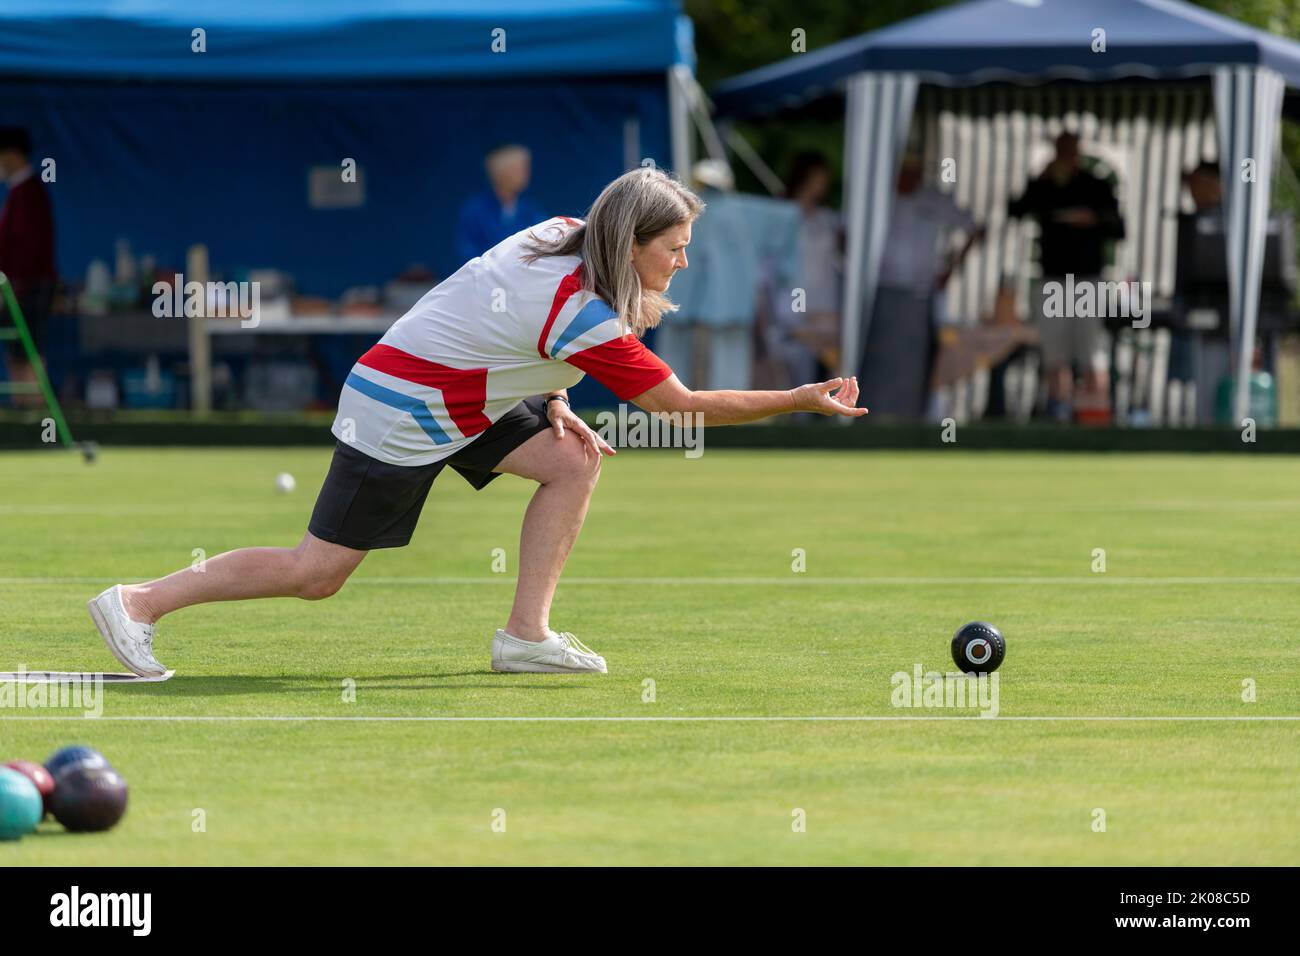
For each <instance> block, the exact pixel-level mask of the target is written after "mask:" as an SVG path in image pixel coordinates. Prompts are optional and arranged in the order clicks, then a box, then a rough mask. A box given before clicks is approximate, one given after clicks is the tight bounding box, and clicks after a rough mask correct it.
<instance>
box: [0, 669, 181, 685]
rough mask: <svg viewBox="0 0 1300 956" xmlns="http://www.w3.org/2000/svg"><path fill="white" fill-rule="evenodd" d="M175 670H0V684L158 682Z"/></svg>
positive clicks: (167, 678) (168, 678)
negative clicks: (150, 673)
mask: <svg viewBox="0 0 1300 956" xmlns="http://www.w3.org/2000/svg"><path fill="white" fill-rule="evenodd" d="M175 673H176V672H175V671H168V672H167V673H165V674H163V675H162V676H161V677H137V676H136V675H135V674H105V673H101V672H92V673H82V672H78V671H0V684H84V683H90V682H94V681H103V682H104V683H105V684H160V683H162V682H163V681H165V680H170V679H171V676H172V675H173V674H175Z"/></svg>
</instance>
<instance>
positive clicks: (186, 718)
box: [0, 714, 1300, 723]
mask: <svg viewBox="0 0 1300 956" xmlns="http://www.w3.org/2000/svg"><path fill="white" fill-rule="evenodd" d="M6 720H95V721H134V722H139V723H154V722H157V723H168V722H175V723H203V722H211V723H294V722H301V723H317V722H319V723H814V722H815V723H895V722H904V721H909V722H910V721H941V720H942V721H954V720H976V721H983V722H985V723H989V722H992V721H996V720H1002V721H1051V722H1059V723H1095V722H1143V721H1145V722H1151V721H1159V722H1167V723H1185V722H1202V723H1206V722H1223V723H1237V722H1246V721H1300V716H1288V715H1283V716H1260V717H1227V716H1208V717H1196V716H1150V717H1127V716H1116V717H1078V716H1068V715H1066V716H1052V715H1045V716H1024V717H1015V716H1012V717H1000V716H999V717H981V716H979V715H978V714H973V715H969V716H967V715H961V716H954V717H936V716H916V717H902V716H871V715H852V714H849V715H843V716H806V717H747V716H720V717H422V716H408V717H328V716H316V717H313V716H305V715H300V716H295V715H279V716H249V715H222V716H211V715H197V716H196V715H184V714H161V715H153V716H118V717H103V716H101V717H84V716H72V715H50V716H43V715H36V714H32V715H15V716H12V717H10V716H4V717H0V723H3V722H4V721H6Z"/></svg>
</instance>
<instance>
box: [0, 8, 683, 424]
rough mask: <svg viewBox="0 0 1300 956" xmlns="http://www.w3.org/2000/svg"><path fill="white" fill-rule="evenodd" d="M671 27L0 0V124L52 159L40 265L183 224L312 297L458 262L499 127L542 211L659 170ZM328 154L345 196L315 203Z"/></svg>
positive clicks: (476, 11)
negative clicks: (347, 172)
mask: <svg viewBox="0 0 1300 956" xmlns="http://www.w3.org/2000/svg"><path fill="white" fill-rule="evenodd" d="M691 43H692V38H691V24H690V21H689V20H688V19H687V18H686V17H685V16H683V15H682V14H681V12H680V0H550V2H547V3H534V2H528V0H368V2H360V0H283V2H275V3H267V2H264V0H227V2H223V3H220V4H216V3H212V4H201V5H195V4H182V3H176V2H174V0H130V2H122V0H7V2H6V3H4V4H3V5H0V126H6V125H19V126H25V127H27V128H28V129H30V130H31V133H32V137H33V140H34V142H35V144H36V152H37V156H36V157H35V159H36V160H37V161H38V163H40V162H42V161H44V159H46V158H49V159H52V160H54V167H53V169H54V172H55V179H54V181H53V182H52V183H50V184H49V189H50V192H51V195H52V200H53V203H54V207H55V216H56V235H57V257H58V263H59V267H60V272H61V273H62V274H63V275H65V276H69V277H72V276H80V275H82V274H84V271H85V269H86V267H87V265H88V264H89V263H90V262H91V260H93V259H95V258H100V259H109V258H110V256H111V253H112V249H113V242H114V240H115V239H117V238H118V237H125V238H127V239H128V240H130V241H131V243H132V245H133V247H134V249H135V250H136V251H137V252H150V253H152V254H154V255H155V256H156V257H157V260H158V261H159V263H161V264H168V265H171V264H175V265H177V266H180V265H183V264H184V262H185V250H186V249H187V248H188V247H189V246H190V245H191V244H194V243H203V244H205V245H206V246H207V247H208V249H209V251H210V260H211V262H212V263H213V265H214V266H217V267H222V268H224V269H225V270H227V271H228V272H229V271H234V270H239V269H242V268H260V267H273V268H276V269H280V270H282V271H284V272H287V273H289V274H291V275H292V276H293V277H294V279H295V281H296V284H297V287H298V289H299V290H300V291H301V292H304V293H308V294H313V295H321V296H329V297H333V296H337V295H338V294H339V293H340V292H342V291H343V289H344V288H345V287H349V286H357V285H379V284H382V283H383V282H384V281H386V280H387V279H389V278H391V277H392V276H394V275H395V274H396V273H397V272H399V271H400V270H401V269H403V268H404V267H406V266H408V265H410V264H412V263H422V264H425V265H427V266H430V267H432V268H433V270H434V271H435V272H436V273H438V274H440V275H446V274H449V273H450V272H451V271H453V270H454V269H456V268H457V267H459V265H460V262H458V261H457V260H456V256H455V252H454V243H453V234H454V227H455V222H456V217H457V212H458V209H459V206H460V204H461V202H462V201H463V200H464V199H465V197H466V196H467V195H468V194H470V193H471V192H474V191H478V190H480V189H485V188H486V186H487V183H486V179H485V177H484V172H483V157H484V155H485V154H486V153H487V152H488V151H489V150H490V149H491V148H492V147H493V146H496V145H499V144H501V143H503V142H518V143H522V144H524V145H526V146H528V147H530V149H531V150H532V153H533V180H532V185H531V187H530V191H529V194H530V195H531V196H532V197H533V199H534V200H536V201H537V202H538V204H539V205H541V206H542V208H543V209H545V210H547V211H548V212H552V213H556V214H571V213H581V212H582V211H583V210H585V209H586V208H587V206H588V205H589V204H590V203H591V201H592V200H593V199H594V198H595V196H596V193H597V192H598V190H599V189H600V188H601V187H602V186H603V185H604V184H605V183H607V182H608V181H609V180H610V179H613V178H614V177H616V176H617V175H619V174H620V173H622V172H623V171H625V170H626V169H628V168H630V167H632V166H634V165H636V164H637V163H639V162H641V161H642V160H643V159H644V158H646V157H651V158H653V159H655V161H656V162H658V163H659V164H660V165H662V166H665V167H669V168H671V167H673V166H674V159H675V158H676V157H677V156H678V155H680V153H679V151H680V145H679V144H676V143H674V142H673V141H672V139H673V132H672V130H673V125H672V119H673V112H674V110H677V109H678V106H677V105H676V104H674V102H673V97H674V95H675V94H674V90H675V85H674V83H673V82H671V81H670V75H671V74H672V73H673V71H679V70H683V69H685V70H692V69H693V66H694V62H693V52H692V49H691ZM675 150H677V152H675ZM345 158H351V159H354V160H355V162H356V165H357V168H358V170H359V178H363V179H364V184H365V188H364V202H363V203H362V204H360V205H346V204H339V205H331V204H328V203H320V202H317V201H316V200H314V199H313V195H314V194H313V190H312V189H311V178H312V175H313V170H315V171H316V172H317V173H320V172H321V171H324V170H334V171H335V172H337V171H338V170H339V169H340V164H341V163H342V161H343V160H344V159H345ZM39 171H40V167H39V166H38V172H39ZM335 178H337V177H335ZM201 402H202V396H196V403H201Z"/></svg>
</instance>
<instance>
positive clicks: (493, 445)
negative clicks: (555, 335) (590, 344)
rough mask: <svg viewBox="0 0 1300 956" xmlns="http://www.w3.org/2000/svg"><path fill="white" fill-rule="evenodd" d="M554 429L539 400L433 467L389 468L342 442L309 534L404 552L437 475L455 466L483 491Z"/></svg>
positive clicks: (364, 548) (514, 411)
mask: <svg viewBox="0 0 1300 956" xmlns="http://www.w3.org/2000/svg"><path fill="white" fill-rule="evenodd" d="M550 427H551V424H550V422H549V421H547V419H546V407H545V405H544V404H543V398H542V396H540V395H535V396H533V397H532V398H527V399H524V400H523V401H522V402H520V403H519V404H518V405H516V406H515V407H514V408H512V409H510V411H508V412H506V413H505V414H504V415H503V416H501V418H500V419H498V420H497V421H495V422H493V423H492V424H491V425H490V426H489V427H488V429H487V431H485V432H483V434H481V435H479V436H478V437H477V438H475V439H474V440H473V441H471V442H470V443H469V444H468V445H466V446H465V447H464V448H462V449H461V450H460V451H458V452H456V453H455V454H453V455H450V456H449V457H447V458H444V459H442V460H441V461H435V462H434V463H433V464H431V465H390V464H389V463H388V462H385V461H379V460H378V459H377V458H371V457H370V456H369V455H367V454H366V453H365V452H361V451H357V449H355V448H353V447H352V446H351V445H348V444H346V443H344V442H342V441H340V442H337V443H336V444H335V447H334V459H333V460H332V461H331V462H330V470H329V474H328V475H326V476H325V484H324V486H323V487H322V488H321V490H320V495H319V496H318V497H317V498H316V507H315V509H314V510H313V511H312V515H311V523H310V524H309V525H308V526H307V530H308V531H310V532H311V533H312V534H314V535H315V536H316V537H318V538H320V539H321V540H322V541H331V542H333V543H334V544H341V545H343V546H344V547H345V548H356V549H357V550H358V551H372V550H374V549H376V548H401V547H404V546H405V545H407V544H408V543H409V542H410V540H411V534H412V533H413V532H414V531H415V525H416V522H417V521H419V520H420V509H421V508H423V507H424V499H425V497H427V496H428V494H429V486H430V485H432V484H433V479H434V478H436V477H437V476H438V472H440V471H442V469H443V468H445V467H446V466H448V465H450V466H451V467H452V468H454V469H455V470H456V471H458V472H460V474H461V477H463V478H464V479H465V480H466V481H468V482H469V483H470V484H471V485H472V486H473V487H474V489H475V490H481V489H483V488H484V487H486V486H487V484H488V482H490V481H492V479H494V478H496V477H497V476H498V475H499V474H500V472H494V471H493V470H492V469H493V468H495V467H496V466H497V465H499V464H500V463H501V460H502V459H503V458H505V457H506V455H508V454H510V452H512V451H514V450H515V449H516V448H518V447H519V446H520V445H522V444H523V443H524V442H526V441H528V439H530V438H532V437H533V436H534V435H536V434H537V433H538V432H542V431H546V430H547V429H548V428H550Z"/></svg>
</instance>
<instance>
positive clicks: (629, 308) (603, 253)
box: [522, 166, 704, 337]
mask: <svg viewBox="0 0 1300 956" xmlns="http://www.w3.org/2000/svg"><path fill="white" fill-rule="evenodd" d="M702 212H704V203H703V202H702V201H701V200H700V197H699V196H697V195H695V193H693V192H691V190H690V189H688V188H687V187H686V186H684V185H683V184H682V183H681V181H680V180H678V179H676V178H674V177H673V176H670V175H668V174H667V173H665V172H663V171H662V170H660V169H656V168H655V167H652V166H649V167H641V168H638V169H633V170H631V171H630V172H626V173H624V174H623V175H622V176H620V177H618V179H616V180H614V181H613V182H612V183H610V184H609V185H608V186H606V187H605V188H604V189H603V190H601V193H600V195H599V196H597V197H596V201H595V202H594V203H592V205H591V209H590V211H589V212H588V213H587V216H586V221H585V223H584V225H582V226H579V227H578V228H577V229H573V230H571V231H570V232H568V233H567V234H566V235H564V236H563V237H562V238H560V239H558V240H545V239H541V238H539V237H537V236H535V235H533V234H532V233H529V237H530V239H531V240H532V241H531V242H529V243H527V244H526V245H525V249H527V250H528V252H527V253H526V254H525V255H524V256H523V257H522V258H523V261H525V262H533V261H535V260H537V259H540V258H541V257H542V256H581V257H582V261H583V269H582V288H583V289H584V290H585V291H587V292H592V293H594V294H596V295H598V296H600V297H601V298H602V299H604V300H605V303H606V304H607V305H608V306H609V307H610V308H611V309H613V310H614V312H615V313H616V314H617V315H618V319H619V325H620V328H622V330H623V334H624V335H626V334H627V333H628V332H632V333H633V334H635V335H637V336H638V337H639V336H641V335H644V334H645V333H646V332H647V331H649V330H650V329H653V328H654V327H655V326H656V325H658V324H659V322H660V321H661V320H662V319H663V317H664V315H665V313H668V312H676V311H677V308H678V307H677V306H676V305H674V304H673V303H672V302H671V301H670V300H669V299H668V297H667V296H666V295H664V294H663V293H662V292H655V291H653V290H648V289H642V288H641V279H640V277H639V276H637V274H636V269H635V268H634V267H633V265H632V243H633V241H634V240H635V241H636V242H638V243H641V244H642V245H644V244H645V243H648V242H650V241H651V240H652V239H654V238H655V237H656V236H659V235H662V234H663V233H665V232H667V231H668V230H669V229H672V228H673V227H674V226H679V225H682V224H684V223H691V222H694V221H695V220H696V219H697V218H699V215H700V213H702Z"/></svg>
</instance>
